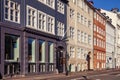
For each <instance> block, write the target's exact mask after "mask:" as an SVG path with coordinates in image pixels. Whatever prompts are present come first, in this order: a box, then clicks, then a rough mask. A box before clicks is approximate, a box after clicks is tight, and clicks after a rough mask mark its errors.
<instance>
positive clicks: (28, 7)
mask: <svg viewBox="0 0 120 80" xmlns="http://www.w3.org/2000/svg"><path fill="white" fill-rule="evenodd" d="M41 1H42V0H1V2H0V4H1V7H0V10H1V13H0V16H1V17H0V45H1V46H0V73H1V74H2V76H9V75H11V74H12V75H16V74H18V75H29V74H46V73H55V71H56V70H57V71H58V72H59V73H63V72H65V71H66V70H65V69H66V62H65V61H64V60H65V55H66V43H65V42H64V41H62V40H60V39H61V38H62V36H63V37H64V33H65V31H66V4H65V3H63V2H61V1H59V0H51V1H52V2H49V0H44V1H45V2H41ZM61 4H62V5H61ZM59 6H62V9H60V8H61V7H60V8H59Z"/></svg>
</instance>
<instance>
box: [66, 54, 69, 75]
mask: <svg viewBox="0 0 120 80" xmlns="http://www.w3.org/2000/svg"><path fill="white" fill-rule="evenodd" d="M65 57H66V64H65V67H66V69H65V70H66V76H67V75H68V72H69V71H68V61H69V54H68V53H67V52H66V55H65Z"/></svg>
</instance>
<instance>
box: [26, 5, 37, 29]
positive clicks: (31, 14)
mask: <svg viewBox="0 0 120 80" xmlns="http://www.w3.org/2000/svg"><path fill="white" fill-rule="evenodd" d="M36 16H37V14H36V9H34V8H32V7H30V6H27V26H29V27H32V28H36V26H37V25H36V19H37V17H36Z"/></svg>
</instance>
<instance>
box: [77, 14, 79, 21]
mask: <svg viewBox="0 0 120 80" xmlns="http://www.w3.org/2000/svg"><path fill="white" fill-rule="evenodd" d="M77 22H80V14H79V13H77Z"/></svg>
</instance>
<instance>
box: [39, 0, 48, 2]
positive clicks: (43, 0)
mask: <svg viewBox="0 0 120 80" xmlns="http://www.w3.org/2000/svg"><path fill="white" fill-rule="evenodd" d="M38 1H40V2H42V3H46V0H38Z"/></svg>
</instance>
